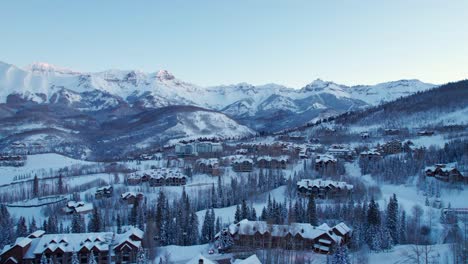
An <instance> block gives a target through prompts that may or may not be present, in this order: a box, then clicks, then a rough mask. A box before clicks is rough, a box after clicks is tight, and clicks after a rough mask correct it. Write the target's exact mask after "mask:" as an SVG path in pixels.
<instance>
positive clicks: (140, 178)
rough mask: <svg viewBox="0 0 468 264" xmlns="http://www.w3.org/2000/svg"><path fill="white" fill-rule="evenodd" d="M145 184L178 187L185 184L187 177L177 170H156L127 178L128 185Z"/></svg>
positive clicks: (135, 173)
mask: <svg viewBox="0 0 468 264" xmlns="http://www.w3.org/2000/svg"><path fill="white" fill-rule="evenodd" d="M145 182H148V183H149V186H152V187H156V186H164V185H168V186H180V185H185V184H186V183H187V176H186V175H185V174H184V173H183V172H182V170H181V169H179V168H156V169H149V170H143V171H137V172H134V173H131V174H130V176H129V177H128V178H127V184H128V185H139V184H143V183H145Z"/></svg>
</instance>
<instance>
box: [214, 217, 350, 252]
mask: <svg viewBox="0 0 468 264" xmlns="http://www.w3.org/2000/svg"><path fill="white" fill-rule="evenodd" d="M224 236H230V237H231V239H232V241H233V245H232V246H231V248H227V249H224V248H220V247H221V243H218V241H221V240H223V239H224ZM350 239H351V229H350V228H349V227H348V226H346V224H344V223H340V224H338V225H336V226H334V227H332V228H331V227H329V226H328V225H327V224H322V225H320V226H317V227H316V226H312V225H311V224H307V223H291V224H289V225H274V224H268V223H267V222H265V221H249V220H247V219H244V220H242V221H240V222H239V223H237V224H231V225H230V226H229V227H228V228H226V229H224V230H222V231H221V232H220V233H218V234H216V236H215V245H217V246H218V248H219V249H221V250H226V251H229V250H235V251H236V250H242V249H249V250H252V249H266V248H282V249H286V250H313V251H315V252H317V253H322V254H329V253H331V251H332V249H333V248H334V247H335V246H337V245H343V244H346V243H348V242H349V241H350Z"/></svg>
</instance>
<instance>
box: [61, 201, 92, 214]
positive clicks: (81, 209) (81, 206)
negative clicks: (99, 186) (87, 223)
mask: <svg viewBox="0 0 468 264" xmlns="http://www.w3.org/2000/svg"><path fill="white" fill-rule="evenodd" d="M63 211H64V212H65V213H67V214H75V213H76V214H87V213H90V212H92V211H93V204H91V203H85V202H75V201H68V203H67V205H66V206H65V207H64V208H63Z"/></svg>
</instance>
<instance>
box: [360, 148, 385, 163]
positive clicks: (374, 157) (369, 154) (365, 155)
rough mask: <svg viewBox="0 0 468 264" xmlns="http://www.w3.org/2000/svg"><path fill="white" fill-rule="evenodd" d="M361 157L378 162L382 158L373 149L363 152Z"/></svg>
mask: <svg viewBox="0 0 468 264" xmlns="http://www.w3.org/2000/svg"><path fill="white" fill-rule="evenodd" d="M359 157H360V158H361V159H364V160H369V161H377V160H380V159H381V158H382V155H381V154H380V152H378V151H377V150H376V149H371V150H367V151H363V152H361V153H360V154H359Z"/></svg>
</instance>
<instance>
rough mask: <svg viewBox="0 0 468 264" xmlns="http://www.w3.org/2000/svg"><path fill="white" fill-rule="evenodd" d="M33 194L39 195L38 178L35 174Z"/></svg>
mask: <svg viewBox="0 0 468 264" xmlns="http://www.w3.org/2000/svg"><path fill="white" fill-rule="evenodd" d="M33 196H34V197H38V196H39V178H37V175H34V180H33Z"/></svg>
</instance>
